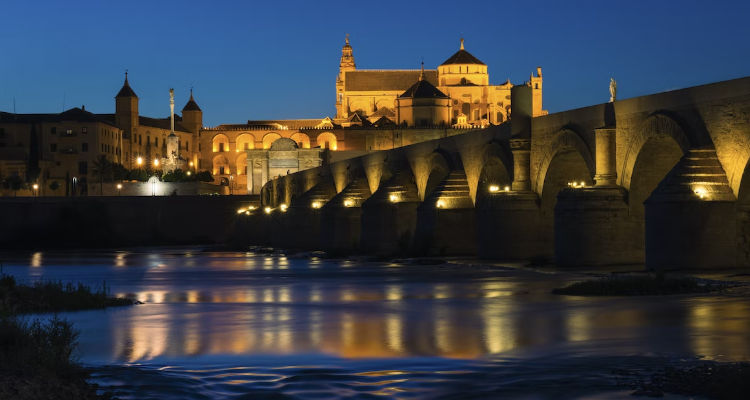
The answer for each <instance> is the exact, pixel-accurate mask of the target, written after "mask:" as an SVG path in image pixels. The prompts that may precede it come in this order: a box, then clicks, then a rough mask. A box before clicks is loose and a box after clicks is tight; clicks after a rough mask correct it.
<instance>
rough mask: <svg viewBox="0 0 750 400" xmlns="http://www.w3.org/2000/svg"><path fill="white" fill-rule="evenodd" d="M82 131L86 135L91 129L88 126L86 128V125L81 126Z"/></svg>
mask: <svg viewBox="0 0 750 400" xmlns="http://www.w3.org/2000/svg"><path fill="white" fill-rule="evenodd" d="M81 133H83V134H84V135H85V134H87V133H89V130H88V128H86V127H85V126H84V127H82V128H81Z"/></svg>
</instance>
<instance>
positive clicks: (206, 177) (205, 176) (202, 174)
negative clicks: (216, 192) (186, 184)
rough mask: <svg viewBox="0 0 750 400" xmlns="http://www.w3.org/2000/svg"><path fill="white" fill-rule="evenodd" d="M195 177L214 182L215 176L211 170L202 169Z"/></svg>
mask: <svg viewBox="0 0 750 400" xmlns="http://www.w3.org/2000/svg"><path fill="white" fill-rule="evenodd" d="M195 178H196V179H197V180H198V181H199V182H213V181H214V177H213V176H211V173H210V172H208V171H201V172H198V173H197V174H196V175H195Z"/></svg>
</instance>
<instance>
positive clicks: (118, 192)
mask: <svg viewBox="0 0 750 400" xmlns="http://www.w3.org/2000/svg"><path fill="white" fill-rule="evenodd" d="M121 191H122V183H118V184H117V195H118V196H119V195H120V194H121Z"/></svg>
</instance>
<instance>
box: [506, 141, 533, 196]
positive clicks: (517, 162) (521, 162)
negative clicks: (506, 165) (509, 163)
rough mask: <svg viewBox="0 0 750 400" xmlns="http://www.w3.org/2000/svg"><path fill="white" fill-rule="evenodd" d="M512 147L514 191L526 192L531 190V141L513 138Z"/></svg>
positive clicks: (512, 186)
mask: <svg viewBox="0 0 750 400" xmlns="http://www.w3.org/2000/svg"><path fill="white" fill-rule="evenodd" d="M510 148H511V152H512V153H513V183H512V184H511V188H512V189H513V190H514V191H518V192H525V191H529V190H531V179H530V175H531V164H530V162H531V141H530V140H528V139H511V140H510Z"/></svg>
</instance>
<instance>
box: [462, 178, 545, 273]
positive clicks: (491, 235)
mask: <svg viewBox="0 0 750 400" xmlns="http://www.w3.org/2000/svg"><path fill="white" fill-rule="evenodd" d="M476 213H477V218H476V221H477V242H478V245H479V249H478V250H479V251H478V253H479V257H480V258H491V259H499V260H508V261H511V260H515V261H537V260H542V259H549V258H551V257H552V254H551V253H549V252H547V251H545V250H544V249H543V247H542V246H540V240H539V239H540V228H541V219H540V215H539V198H538V196H537V195H536V193H533V192H499V193H494V194H491V195H488V196H484V197H482V199H481V200H480V202H479V203H478V204H477V208H476Z"/></svg>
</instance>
